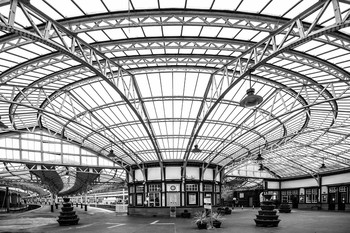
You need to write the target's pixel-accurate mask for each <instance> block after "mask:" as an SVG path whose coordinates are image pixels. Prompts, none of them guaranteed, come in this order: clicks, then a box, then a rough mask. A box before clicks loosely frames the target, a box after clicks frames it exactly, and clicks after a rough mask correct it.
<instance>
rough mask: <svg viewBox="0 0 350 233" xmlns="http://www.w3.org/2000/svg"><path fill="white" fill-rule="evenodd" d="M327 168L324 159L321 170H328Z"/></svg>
mask: <svg viewBox="0 0 350 233" xmlns="http://www.w3.org/2000/svg"><path fill="white" fill-rule="evenodd" d="M326 168H327V167H326V165H325V164H324V158H323V163H322V165H321V167H320V169H321V170H323V169H326Z"/></svg>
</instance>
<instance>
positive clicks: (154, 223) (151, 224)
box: [150, 220, 159, 225]
mask: <svg viewBox="0 0 350 233" xmlns="http://www.w3.org/2000/svg"><path fill="white" fill-rule="evenodd" d="M157 222H159V220H156V221H154V222H151V223H150V224H151V225H153V224H156V223H157Z"/></svg>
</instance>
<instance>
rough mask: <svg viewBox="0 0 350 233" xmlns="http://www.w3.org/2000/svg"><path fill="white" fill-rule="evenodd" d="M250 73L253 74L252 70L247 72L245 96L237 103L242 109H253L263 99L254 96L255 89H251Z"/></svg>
mask: <svg viewBox="0 0 350 233" xmlns="http://www.w3.org/2000/svg"><path fill="white" fill-rule="evenodd" d="M251 72H253V70H251V71H250V72H249V89H248V90H247V96H246V97H245V98H244V99H242V100H241V101H240V102H239V105H240V106H241V107H244V108H249V107H254V106H256V105H259V104H260V103H261V102H262V101H263V97H261V96H260V95H255V94H254V92H255V89H254V88H252V80H251V79H252V75H251Z"/></svg>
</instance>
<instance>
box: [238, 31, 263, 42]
mask: <svg viewBox="0 0 350 233" xmlns="http://www.w3.org/2000/svg"><path fill="white" fill-rule="evenodd" d="M258 33H259V32H258V31H254V30H249V29H244V30H241V31H240V32H239V33H238V34H237V35H236V37H235V39H238V40H248V41H249V40H251V39H252V38H253V37H254V36H255V35H256V34H258Z"/></svg>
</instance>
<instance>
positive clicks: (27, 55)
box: [8, 47, 38, 59]
mask: <svg viewBox="0 0 350 233" xmlns="http://www.w3.org/2000/svg"><path fill="white" fill-rule="evenodd" d="M8 52H9V53H12V54H16V55H18V56H20V57H23V58H27V59H32V58H34V57H37V56H38V55H37V54H34V53H32V52H29V51H28V50H24V49H22V48H19V47H17V48H13V49H10V50H8Z"/></svg>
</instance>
